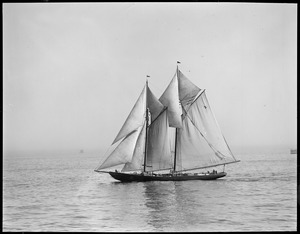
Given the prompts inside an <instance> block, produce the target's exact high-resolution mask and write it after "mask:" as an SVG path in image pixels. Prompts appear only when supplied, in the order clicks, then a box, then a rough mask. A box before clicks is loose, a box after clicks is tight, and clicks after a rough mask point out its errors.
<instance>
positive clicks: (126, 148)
mask: <svg viewBox="0 0 300 234" xmlns="http://www.w3.org/2000/svg"><path fill="white" fill-rule="evenodd" d="M141 129H142V127H139V128H138V129H137V130H134V131H133V132H131V133H130V134H128V135H127V136H126V137H125V138H124V139H123V140H122V141H121V142H120V144H119V145H118V146H117V147H116V148H115V149H114V151H113V152H112V153H111V154H110V155H109V156H108V158H107V159H106V160H105V161H104V162H103V163H102V164H101V165H100V166H99V167H98V168H96V170H101V169H105V168H109V167H113V166H117V165H120V164H125V163H127V162H130V161H131V159H132V155H133V152H134V149H135V146H136V142H137V138H138V136H139V133H140V131H141Z"/></svg>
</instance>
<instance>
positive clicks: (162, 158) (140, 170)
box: [94, 65, 239, 182]
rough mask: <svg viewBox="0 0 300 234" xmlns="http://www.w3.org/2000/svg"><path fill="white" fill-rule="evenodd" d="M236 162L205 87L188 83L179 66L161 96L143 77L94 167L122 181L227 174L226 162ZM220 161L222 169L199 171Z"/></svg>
mask: <svg viewBox="0 0 300 234" xmlns="http://www.w3.org/2000/svg"><path fill="white" fill-rule="evenodd" d="M147 77H148V76H147ZM236 162H239V160H237V159H236V158H235V157H234V155H233V153H232V152H231V150H230V148H229V146H228V144H227V142H226V140H225V138H224V136H223V134H222V133H221V130H220V128H219V126H218V123H217V121H216V118H215V116H214V114H213V112H212V109H211V107H210V105H209V102H208V99H207V96H206V93H205V89H200V88H199V87H198V86H196V85H195V84H194V83H192V82H191V81H190V80H189V79H188V78H187V77H186V76H185V75H184V74H183V73H182V72H181V71H180V70H179V68H178V65H177V68H176V72H175V74H174V76H173V78H172V80H171V82H170V83H169V85H168V87H167V88H166V89H165V91H164V92H163V94H162V95H161V97H160V98H157V97H156V96H155V95H154V94H153V92H152V91H151V90H150V88H149V86H148V80H146V84H145V86H144V88H143V90H142V92H141V94H140V95H139V97H138V99H137V101H136V103H135V105H134V106H133V108H132V110H131V112H130V114H129V115H128V117H127V119H126V121H125V123H124V124H123V126H122V128H121V129H120V131H119V133H118V134H117V136H116V138H115V139H114V141H113V142H112V145H111V146H110V153H109V154H108V156H107V157H106V159H105V160H104V161H103V162H102V163H101V164H100V165H99V166H98V167H97V168H96V169H95V170H94V171H95V172H99V173H109V174H110V175H111V176H112V177H113V178H114V179H116V180H119V181H121V182H132V181H183V180H215V179H218V178H221V177H224V176H226V174H227V173H226V172H225V171H224V170H225V165H226V164H230V163H236ZM116 166H122V169H121V171H118V170H116V169H115V168H114V169H115V170H111V171H106V170H103V169H107V168H113V167H116ZM218 166H221V167H222V166H223V171H221V172H218V171H216V170H215V169H213V170H212V171H211V172H209V171H206V172H204V171H203V170H204V169H205V170H207V168H216V167H218ZM201 170H202V171H201Z"/></svg>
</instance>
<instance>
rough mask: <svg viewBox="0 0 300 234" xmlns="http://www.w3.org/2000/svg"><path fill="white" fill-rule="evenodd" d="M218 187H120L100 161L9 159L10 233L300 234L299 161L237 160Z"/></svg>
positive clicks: (6, 214)
mask: <svg viewBox="0 0 300 234" xmlns="http://www.w3.org/2000/svg"><path fill="white" fill-rule="evenodd" d="M236 156H237V157H238V158H239V159H241V160H242V161H241V162H240V163H237V164H231V165H227V166H226V171H227V173H228V175H227V176H226V177H224V178H222V179H219V180H215V181H183V182H180V181H177V182H172V181H162V182H156V181H154V182H139V183H119V182H117V181H115V180H114V179H113V178H111V177H110V176H109V175H108V174H98V173H95V172H94V171H93V169H94V168H95V167H96V166H97V164H98V162H99V161H100V158H99V156H97V155H96V154H87V153H84V154H65V155H63V154H57V155H56V154H53V155H39V154H32V155H30V154H26V155H25V154H24V155H10V156H4V161H3V163H4V164H3V165H4V166H3V231H102V232H108V231H141V232H142V231H170V232H174V231H178V232H181V231H202V232H206V231H296V229H297V228H296V220H297V155H290V154H249V155H236Z"/></svg>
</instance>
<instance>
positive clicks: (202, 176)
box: [109, 172, 227, 182]
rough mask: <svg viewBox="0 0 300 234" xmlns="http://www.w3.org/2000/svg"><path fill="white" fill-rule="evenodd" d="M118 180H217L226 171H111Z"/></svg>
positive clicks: (224, 174)
mask: <svg viewBox="0 0 300 234" xmlns="http://www.w3.org/2000/svg"><path fill="white" fill-rule="evenodd" d="M109 174H110V175H111V176H112V177H113V178H114V179H116V180H119V181H121V182H145V181H186V180H216V179H218V178H221V177H224V176H226V174H227V173H226V172H220V173H216V174H197V175H185V174H181V175H171V174H169V175H166V174H165V175H142V174H127V173H121V172H109Z"/></svg>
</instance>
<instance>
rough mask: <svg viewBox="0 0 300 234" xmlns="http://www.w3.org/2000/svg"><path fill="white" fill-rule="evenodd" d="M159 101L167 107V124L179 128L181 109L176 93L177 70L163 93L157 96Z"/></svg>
mask: <svg viewBox="0 0 300 234" xmlns="http://www.w3.org/2000/svg"><path fill="white" fill-rule="evenodd" d="M159 101H160V102H161V103H162V104H163V105H164V106H167V107H168V111H167V114H168V119H169V126H170V127H175V128H181V125H182V124H181V114H182V110H181V107H180V102H179V93H178V79H177V72H176V74H175V75H174V77H173V79H172V80H171V82H170V84H169V86H168V87H167V88H166V90H165V91H164V93H163V94H162V95H161V97H160V98H159Z"/></svg>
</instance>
